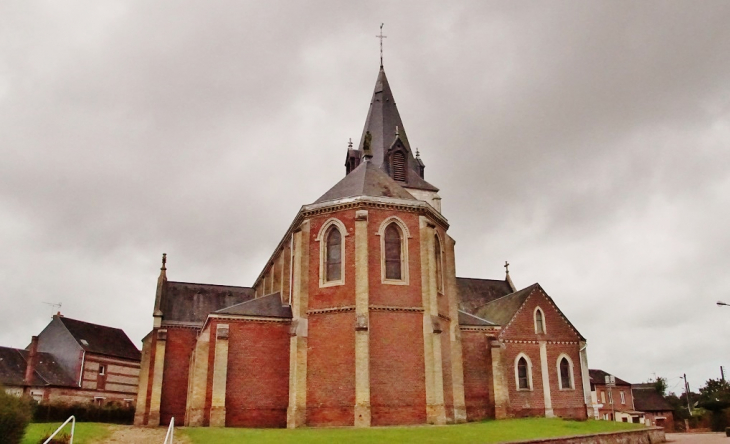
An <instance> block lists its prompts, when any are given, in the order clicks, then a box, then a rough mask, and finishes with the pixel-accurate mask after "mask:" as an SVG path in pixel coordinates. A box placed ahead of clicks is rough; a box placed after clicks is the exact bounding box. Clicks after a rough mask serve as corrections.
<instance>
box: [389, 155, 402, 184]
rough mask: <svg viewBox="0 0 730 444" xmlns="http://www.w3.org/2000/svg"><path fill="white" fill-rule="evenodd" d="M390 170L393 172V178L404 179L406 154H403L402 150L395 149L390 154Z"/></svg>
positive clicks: (400, 180)
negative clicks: (391, 154)
mask: <svg viewBox="0 0 730 444" xmlns="http://www.w3.org/2000/svg"><path fill="white" fill-rule="evenodd" d="M390 171H391V172H392V174H393V180H397V181H399V182H405V181H406V155H405V154H403V151H396V152H395V153H393V156H391V158H390Z"/></svg>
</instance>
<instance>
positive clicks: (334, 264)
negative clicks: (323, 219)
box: [324, 226, 342, 282]
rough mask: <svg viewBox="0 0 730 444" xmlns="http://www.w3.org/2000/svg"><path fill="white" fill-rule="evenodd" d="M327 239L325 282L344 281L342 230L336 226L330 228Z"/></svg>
mask: <svg viewBox="0 0 730 444" xmlns="http://www.w3.org/2000/svg"><path fill="white" fill-rule="evenodd" d="M326 239H327V243H326V246H325V251H326V253H325V270H324V281H325V282H331V281H339V280H341V279H342V235H341V234H340V230H338V229H337V227H335V226H332V227H330V229H329V230H328V231H327V238H326Z"/></svg>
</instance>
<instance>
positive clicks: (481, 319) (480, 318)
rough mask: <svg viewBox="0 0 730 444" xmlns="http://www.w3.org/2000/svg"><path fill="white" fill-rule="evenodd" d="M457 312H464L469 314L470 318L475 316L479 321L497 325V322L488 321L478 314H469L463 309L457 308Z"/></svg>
mask: <svg viewBox="0 0 730 444" xmlns="http://www.w3.org/2000/svg"><path fill="white" fill-rule="evenodd" d="M458 312H459V313H464V314H465V315H467V316H471V317H472V318H476V319H479V320H480V321H484V322H488V323H490V324H492V325H494V326H496V325H498V324H496V323H494V322H492V321H490V320H489V319H484V318H482V317H480V316H477V315H474V314H471V313H469V312H468V311H464V310H461V309H459V310H458Z"/></svg>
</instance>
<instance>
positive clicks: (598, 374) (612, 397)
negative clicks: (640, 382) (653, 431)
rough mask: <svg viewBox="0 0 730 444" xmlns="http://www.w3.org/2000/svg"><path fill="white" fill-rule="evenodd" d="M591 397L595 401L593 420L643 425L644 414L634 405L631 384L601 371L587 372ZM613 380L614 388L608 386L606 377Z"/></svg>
mask: <svg viewBox="0 0 730 444" xmlns="http://www.w3.org/2000/svg"><path fill="white" fill-rule="evenodd" d="M588 373H589V375H590V380H591V392H592V396H593V397H594V399H595V400H596V406H597V414H596V416H595V419H603V420H607V421H617V422H633V423H637V424H644V412H643V411H641V409H638V408H636V406H635V405H634V394H633V391H632V390H631V384H630V383H628V382H626V381H624V380H623V379H621V378H617V377H615V376H613V375H611V374H610V373H607V372H605V371H603V370H594V369H591V370H589V372H588ZM611 376H613V378H614V379H615V386H609V385H608V384H607V382H606V378H607V377H611Z"/></svg>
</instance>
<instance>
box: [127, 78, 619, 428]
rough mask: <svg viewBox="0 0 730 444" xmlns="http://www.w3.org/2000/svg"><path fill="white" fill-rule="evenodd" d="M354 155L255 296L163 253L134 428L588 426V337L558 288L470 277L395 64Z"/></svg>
mask: <svg viewBox="0 0 730 444" xmlns="http://www.w3.org/2000/svg"><path fill="white" fill-rule="evenodd" d="M343 151H344V150H343ZM340 155H344V157H345V159H344V160H345V176H344V178H343V179H342V180H340V181H339V182H338V183H336V184H334V185H333V186H332V187H331V188H330V189H329V190H328V191H326V192H325V193H324V194H323V195H322V196H321V197H320V198H319V199H316V200H315V201H314V202H312V203H310V204H307V205H304V206H302V207H301V209H300V210H299V211H298V212H297V214H296V215H295V216H294V219H293V221H292V222H291V224H290V226H289V228H288V229H287V231H286V232H285V233H284V234H283V236H282V237H281V241H280V242H279V244H278V245H277V246H276V247H275V248H274V249H273V252H272V254H271V256H270V258H269V259H268V260H267V261H266V262H265V263H264V264H262V269H261V273H260V274H259V276H258V278H257V279H256V280H255V281H254V282H253V283H252V285H251V286H250V287H235V286H223V285H213V284H203V283H188V282H180V281H172V280H168V277H167V259H166V256H164V255H163V260H162V267H161V270H160V276H159V279H158V282H157V291H156V294H155V301H154V308H153V312H152V329H151V331H150V333H149V334H148V335H147V336H146V337H145V338H144V339H143V351H142V365H141V374H140V385H139V394H138V397H137V409H136V416H135V423H136V424H138V425H160V424H168V423H169V422H170V420H171V419H172V418H173V417H174V418H175V422H176V423H184V424H186V425H188V426H237V427H301V426H357V427H368V426H375V425H391V424H425V423H430V424H445V423H452V422H465V421H475V420H481V419H484V418H497V419H501V418H508V417H515V416H545V417H554V416H560V417H566V418H578V419H584V418H586V417H587V414H588V409H589V408H590V409H592V403H591V392H590V383H589V376H588V361H587V352H586V339H585V338H584V337H583V336H582V335H581V334H580V333H579V332H578V330H577V329H576V328H575V326H574V325H573V324H572V323H571V322H570V321H569V320H568V319H567V317H566V316H565V315H564V314H563V312H562V311H561V310H560V309H559V308H558V304H557V303H556V301H555V300H554V299H553V298H552V297H551V296H549V295H548V293H547V291H546V290H545V289H544V288H543V287H542V286H540V285H539V284H537V283H536V284H532V285H529V286H527V287H524V288H521V289H520V288H517V287H516V286H515V285H514V284H513V281H512V279H511V277H510V275H509V268H507V265H508V264H506V265H505V268H506V272H505V276H504V278H503V279H481V278H461V277H457V273H456V266H455V254H456V249H455V240H454V239H453V238H452V237H451V236H450V235H449V234H448V230H449V221H448V220H447V218H446V215H445V214H442V211H441V198H440V196H439V195H438V191H439V189H438V188H437V187H435V186H434V185H432V184H431V183H429V182H427V181H426V179H425V164H424V162H423V160H422V159H421V157H420V155H419V153H418V151H415V150H414V149H413V148H412V145H411V143H410V140H409V137H408V136H407V134H406V129H405V126H404V125H403V122H402V120H401V117H400V114H399V112H398V108H397V107H396V102H395V99H394V96H393V92H392V90H391V88H390V85H389V82H388V79H387V77H386V75H385V71H384V69H383V67H382V65H381V67H380V70H379V72H378V75H377V79H376V83H375V90H374V92H373V96H372V99H371V102H370V105H369V110H368V113H367V118H366V120H365V125H364V129H363V133H362V137H361V140H360V143H359V145H358V146H357V148H355V147H353V146H352V144H350V146H348V148H347V150H346V151H344V152H342V153H340V154H337V158H340V157H339V156H340ZM336 160H337V159H336ZM441 167H443V168H446V167H448V165H442V166H441ZM291 185H292V188H295V187H296V184H291ZM465 241H467V242H468V241H469V240H468V239H467V240H465ZM627 393H628V396H630V393H631V391H630V388H629V389H628V390H627Z"/></svg>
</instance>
